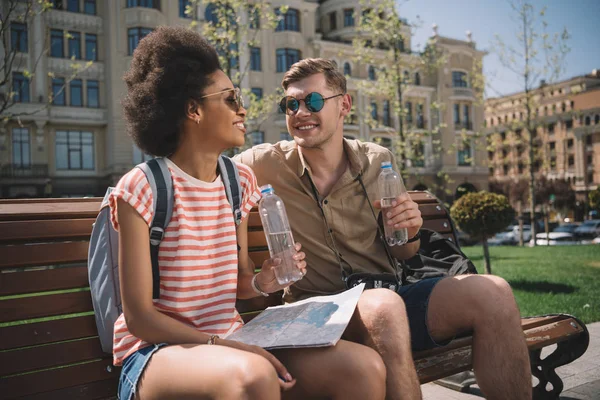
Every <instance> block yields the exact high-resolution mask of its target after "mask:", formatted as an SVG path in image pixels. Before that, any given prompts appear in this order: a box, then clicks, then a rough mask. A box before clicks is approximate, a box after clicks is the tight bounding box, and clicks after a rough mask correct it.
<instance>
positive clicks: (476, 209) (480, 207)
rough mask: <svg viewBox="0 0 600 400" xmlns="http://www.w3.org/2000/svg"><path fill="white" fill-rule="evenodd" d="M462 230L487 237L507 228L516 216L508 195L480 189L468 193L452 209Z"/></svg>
mask: <svg viewBox="0 0 600 400" xmlns="http://www.w3.org/2000/svg"><path fill="white" fill-rule="evenodd" d="M450 214H451V216H452V219H453V220H454V221H455V222H456V223H457V224H458V226H459V228H460V230H462V231H464V232H466V233H468V234H469V235H471V236H473V237H476V238H478V239H487V238H490V237H492V236H493V235H495V234H496V233H498V232H501V231H502V230H503V229H504V228H506V227H507V226H508V225H509V224H510V222H511V221H512V220H513V218H514V216H515V210H514V209H513V208H512V207H511V205H510V203H509V202H508V199H507V198H506V196H504V195H501V194H497V193H491V192H486V191H480V192H476V193H467V194H465V195H464V196H462V197H461V198H460V199H458V201H456V202H455V203H454V204H453V205H452V208H451V209H450Z"/></svg>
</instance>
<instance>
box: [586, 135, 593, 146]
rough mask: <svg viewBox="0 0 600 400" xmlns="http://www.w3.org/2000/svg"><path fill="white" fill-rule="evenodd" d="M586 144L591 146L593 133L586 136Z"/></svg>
mask: <svg viewBox="0 0 600 400" xmlns="http://www.w3.org/2000/svg"><path fill="white" fill-rule="evenodd" d="M585 145H586V146H591V145H592V135H587V136H586V137H585Z"/></svg>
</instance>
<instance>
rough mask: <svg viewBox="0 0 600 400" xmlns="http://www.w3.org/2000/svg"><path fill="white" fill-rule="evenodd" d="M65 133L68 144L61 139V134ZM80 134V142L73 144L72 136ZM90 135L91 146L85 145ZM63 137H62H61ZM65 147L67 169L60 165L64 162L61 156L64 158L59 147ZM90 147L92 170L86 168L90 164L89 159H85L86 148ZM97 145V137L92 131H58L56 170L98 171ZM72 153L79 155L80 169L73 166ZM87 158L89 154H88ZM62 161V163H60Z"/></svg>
mask: <svg viewBox="0 0 600 400" xmlns="http://www.w3.org/2000/svg"><path fill="white" fill-rule="evenodd" d="M62 133H65V134H66V143H63V142H62V138H59V134H62ZM76 133H78V134H79V138H78V139H79V141H78V143H77V142H75V141H74V142H73V143H71V138H72V136H73V135H72V134H76ZM84 134H86V138H84V137H83V135H84ZM87 134H89V138H91V144H87V143H84V139H88V137H87V136H88V135H87ZM61 136H62V135H61ZM62 145H65V146H66V158H67V159H66V167H63V166H62V164H59V162H61V161H63V160H60V158H59V156H62V154H60V152H59V150H58V148H59V146H62ZM86 145H87V147H89V148H90V149H89V150H91V151H90V154H91V164H92V166H91V167H90V168H88V167H85V164H88V163H89V161H90V160H89V159H88V158H87V157H84V152H85V150H84V147H86ZM77 146H79V148H77ZM95 152H96V143H95V137H94V132H92V131H77V130H57V131H56V133H55V155H56V170H57V171H95V170H96V163H95V161H96V154H95ZM72 153H79V165H80V167H79V168H77V167H74V166H72V165H71V154H72ZM86 156H87V154H86ZM59 160H60V161H59Z"/></svg>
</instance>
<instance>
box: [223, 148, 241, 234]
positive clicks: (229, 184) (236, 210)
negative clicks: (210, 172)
mask: <svg viewBox="0 0 600 400" xmlns="http://www.w3.org/2000/svg"><path fill="white" fill-rule="evenodd" d="M219 172H220V173H221V180H222V181H223V185H224V186H225V193H226V194H227V200H229V204H231V209H232V211H233V219H234V220H235V226H238V225H239V224H240V222H242V210H241V206H242V187H241V185H240V172H239V170H238V167H237V165H235V162H233V160H231V158H229V157H227V156H224V155H221V156H220V157H219Z"/></svg>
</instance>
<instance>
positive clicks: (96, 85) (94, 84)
mask: <svg viewBox="0 0 600 400" xmlns="http://www.w3.org/2000/svg"><path fill="white" fill-rule="evenodd" d="M93 90H96V102H97V104H96V105H92V104H90V97H91V96H90V92H91V91H93ZM85 99H86V105H87V107H88V108H100V82H99V81H98V80H96V79H88V80H87V81H86V83H85Z"/></svg>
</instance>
